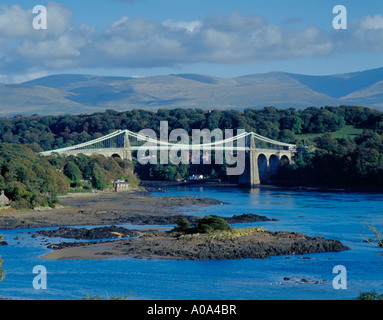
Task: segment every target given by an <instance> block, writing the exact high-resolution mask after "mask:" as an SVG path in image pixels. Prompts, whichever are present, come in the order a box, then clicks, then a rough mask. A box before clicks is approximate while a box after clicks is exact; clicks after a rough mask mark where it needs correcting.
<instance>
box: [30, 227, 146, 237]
mask: <svg viewBox="0 0 383 320" xmlns="http://www.w3.org/2000/svg"><path fill="white" fill-rule="evenodd" d="M139 234H140V233H139V232H138V231H136V230H129V229H126V228H123V227H116V226H110V227H98V228H93V229H86V228H71V227H60V228H58V229H56V230H39V231H36V232H35V234H34V235H33V237H36V236H37V235H39V236H46V237H58V238H73V239H117V238H125V237H136V236H138V235H139Z"/></svg>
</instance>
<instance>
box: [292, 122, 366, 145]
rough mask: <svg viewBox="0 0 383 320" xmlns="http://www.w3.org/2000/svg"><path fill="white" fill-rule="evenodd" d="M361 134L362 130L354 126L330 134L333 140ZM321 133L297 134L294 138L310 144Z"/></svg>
mask: <svg viewBox="0 0 383 320" xmlns="http://www.w3.org/2000/svg"><path fill="white" fill-rule="evenodd" d="M361 133H363V129H358V128H355V127H354V126H344V127H343V128H342V129H340V130H338V131H335V132H333V133H332V135H333V137H334V138H343V137H347V136H351V137H354V136H357V135H359V134H361ZM322 134H323V133H306V134H297V135H296V137H297V138H298V140H299V141H301V140H305V141H306V142H309V143H312V141H313V140H314V138H316V137H319V136H321V135H322Z"/></svg>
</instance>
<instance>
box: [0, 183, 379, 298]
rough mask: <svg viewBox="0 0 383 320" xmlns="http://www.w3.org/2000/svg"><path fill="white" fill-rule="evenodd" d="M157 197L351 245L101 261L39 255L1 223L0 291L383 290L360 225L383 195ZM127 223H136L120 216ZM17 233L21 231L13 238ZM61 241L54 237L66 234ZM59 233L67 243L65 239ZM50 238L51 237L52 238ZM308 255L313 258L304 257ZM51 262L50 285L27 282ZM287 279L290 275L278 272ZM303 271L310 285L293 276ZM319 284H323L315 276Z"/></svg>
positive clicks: (270, 293) (160, 294) (255, 293)
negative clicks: (210, 257)
mask: <svg viewBox="0 0 383 320" xmlns="http://www.w3.org/2000/svg"><path fill="white" fill-rule="evenodd" d="M170 191H171V192H170V193H157V194H154V195H153V196H156V197H158V196H160V197H166V196H175V195H177V196H184V195H185V196H201V197H208V198H213V199H217V200H221V201H226V202H229V203H230V204H227V205H218V206H211V207H207V208H190V209H191V210H193V212H192V214H194V215H200V216H203V215H207V214H216V215H220V216H231V215H233V214H243V213H255V214H259V215H265V216H267V217H268V218H277V219H279V220H278V221H270V222H260V223H253V224H238V225H236V226H237V227H247V226H259V225H260V226H263V227H265V228H266V229H268V230H270V231H278V230H283V231H297V232H301V233H304V234H307V235H311V236H323V237H326V238H330V239H336V240H340V241H341V242H342V243H343V244H345V245H347V246H349V247H350V248H351V250H348V251H342V252H337V253H332V252H331V253H316V254H308V255H304V256H300V255H290V256H278V257H271V258H269V259H260V260H252V259H244V260H219V261H173V260H140V259H131V258H118V259H117V258H114V259H102V260H45V259H43V258H41V256H42V255H44V254H46V253H48V252H50V251H51V250H49V249H46V248H45V247H44V242H42V241H43V239H42V238H40V237H37V238H32V237H31V235H32V233H33V232H34V231H35V229H23V230H0V233H2V234H3V235H4V237H5V240H6V241H7V242H8V243H9V245H8V246H1V247H0V255H1V256H2V258H3V260H4V263H3V268H4V269H5V270H6V271H7V277H6V279H5V280H4V281H2V282H0V296H2V297H9V298H21V299H81V298H83V297H84V296H85V295H87V294H89V295H97V294H99V295H100V296H101V297H102V298H107V297H108V296H109V297H110V296H119V295H123V294H127V293H128V292H129V290H130V291H132V292H133V293H134V296H133V297H131V299H244V300H245V299H246V300H247V299H284V300H286V299H289V300H291V299H334V300H343V299H353V298H355V297H356V296H358V295H359V293H360V292H363V291H370V290H373V289H374V290H376V291H377V292H380V293H383V259H382V256H381V255H379V253H380V252H379V251H378V249H376V248H374V247H373V246H371V245H369V244H367V243H365V242H363V240H364V238H363V236H364V234H367V235H370V233H369V231H368V228H367V226H366V223H368V224H370V225H371V224H375V225H377V226H378V225H383V196H382V195H380V194H367V193H325V192H308V191H284V190H280V189H272V190H259V189H254V190H251V191H249V190H241V189H235V188H216V189H214V188H206V187H201V188H199V187H197V188H190V187H188V188H186V187H182V188H171V189H170ZM122 226H126V227H135V226H132V225H128V224H123V225H122ZM16 237H18V238H16ZM62 240H63V239H57V241H62ZM64 241H68V239H65V240H64ZM49 242H52V239H49ZM302 257H308V258H310V259H302ZM36 265H43V266H45V267H46V269H47V289H45V290H44V289H41V290H35V289H34V288H33V286H32V281H33V278H34V277H35V276H36V274H33V273H32V270H33V267H34V266H36ZM336 265H343V266H344V267H346V270H347V289H344V290H342V289H339V290H336V289H334V288H333V285H332V281H333V279H334V277H335V276H336V274H333V273H332V271H333V268H334V267H335V266H336ZM284 277H288V278H291V280H288V281H286V280H283V278H284ZM302 278H305V279H307V280H309V283H297V282H299V280H300V279H302ZM314 282H319V283H316V284H315V283H314Z"/></svg>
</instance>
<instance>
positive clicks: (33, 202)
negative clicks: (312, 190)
mask: <svg viewBox="0 0 383 320" xmlns="http://www.w3.org/2000/svg"><path fill="white" fill-rule="evenodd" d="M160 121H168V123H169V131H170V130H173V129H176V128H183V129H185V130H187V131H188V132H189V134H191V130H192V129H205V128H207V129H209V130H214V129H216V128H220V129H222V130H223V129H245V130H246V131H254V132H257V133H259V134H261V135H263V136H266V137H268V138H271V139H276V140H279V141H284V142H289V143H298V145H300V147H299V148H298V152H297V153H296V155H295V159H294V163H293V164H288V165H286V164H284V165H282V166H281V168H280V170H279V174H278V176H277V177H275V178H276V179H277V180H278V181H282V182H283V181H285V182H289V183H298V184H321V185H351V186H361V185H363V186H366V185H368V186H370V185H374V186H383V136H382V133H383V113H382V112H380V111H377V110H373V109H368V108H364V107H352V106H340V107H323V108H315V107H311V108H307V109H304V110H295V109H293V108H290V109H275V108H272V107H266V108H263V109H246V110H244V111H233V110H228V111H219V110H211V111H204V110H201V109H172V110H164V109H162V110H159V111H157V112H151V111H146V110H133V111H125V112H117V111H113V110H107V111H106V112H103V113H95V114H91V115H87V114H81V115H62V116H38V115H34V116H30V117H23V116H15V117H12V118H1V119H0V170H1V172H0V173H1V175H0V189H2V190H5V194H6V195H7V196H8V197H9V198H10V199H11V200H12V205H13V206H14V207H16V208H32V207H35V206H47V205H50V206H53V205H54V204H55V203H56V200H57V195H59V194H64V193H66V192H68V191H70V190H72V191H80V190H91V189H100V190H103V189H106V188H108V187H110V185H111V182H112V181H113V180H114V179H117V178H119V179H127V180H129V182H130V183H131V184H132V186H134V185H137V184H138V179H137V178H136V176H135V175H134V174H133V170H134V171H135V172H136V173H137V175H138V176H139V178H141V179H159V180H174V179H185V178H187V177H188V176H189V175H191V174H193V173H200V174H204V175H205V176H206V177H209V178H221V179H223V180H225V179H227V176H226V167H225V165H214V164H213V165H211V166H207V165H184V164H181V165H179V166H175V165H160V164H158V165H148V166H149V167H148V166H142V165H139V164H138V163H135V164H132V163H129V162H128V161H125V160H121V159H119V158H105V157H103V156H92V157H86V156H79V157H73V156H71V157H56V156H51V157H40V156H38V155H37V154H36V152H38V151H42V150H51V149H56V148H62V147H66V146H70V145H73V144H77V143H81V142H85V141H89V140H91V139H94V138H98V137H100V136H102V135H105V134H108V133H110V132H113V131H115V130H117V129H129V130H132V131H135V132H138V131H140V130H141V129H149V128H150V129H154V130H155V131H156V132H157V133H158V134H159V132H158V131H159V125H160ZM346 125H347V126H353V127H356V128H361V129H363V133H362V134H360V135H357V136H349V137H345V138H338V139H336V138H334V137H333V135H332V132H335V131H337V130H339V129H342V128H343V127H344V126H346ZM307 133H317V134H321V135H319V136H318V137H317V138H315V139H314V140H313V144H312V145H310V146H307V145H306V146H305V144H307V142H305V141H304V140H301V139H300V135H301V134H307Z"/></svg>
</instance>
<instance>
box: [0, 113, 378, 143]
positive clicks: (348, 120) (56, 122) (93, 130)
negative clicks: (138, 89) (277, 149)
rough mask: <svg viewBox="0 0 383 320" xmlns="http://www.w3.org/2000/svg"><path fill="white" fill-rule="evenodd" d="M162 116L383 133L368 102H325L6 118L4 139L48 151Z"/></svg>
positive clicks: (178, 122)
mask: <svg viewBox="0 0 383 320" xmlns="http://www.w3.org/2000/svg"><path fill="white" fill-rule="evenodd" d="M160 121H168V123H169V131H171V130H173V129H176V128H182V129H185V130H186V131H188V132H189V133H191V129H205V128H207V129H209V130H214V129H216V128H220V129H245V130H246V131H248V132H251V131H254V132H257V133H258V134H261V135H263V136H265V137H268V138H271V139H276V140H279V141H284V142H295V140H296V138H297V137H296V135H299V134H302V133H324V132H334V131H336V130H338V129H340V128H342V127H343V126H345V125H353V126H357V127H361V128H366V129H371V130H374V131H375V132H378V133H382V132H383V113H382V112H379V111H377V110H374V109H368V108H364V107H351V106H341V107H323V108H315V107H312V108H307V109H304V110H295V109H293V108H290V109H275V108H272V107H266V108H264V109H245V110H244V111H234V110H227V111H218V110H212V111H204V110H201V109H181V108H179V109H172V110H167V109H161V110H158V111H157V112H152V111H146V110H132V111H125V112H117V111H113V110H107V111H106V112H102V113H94V114H91V115H86V114H82V115H62V116H42V117H39V116H37V115H35V116H31V117H23V116H16V117H12V118H3V119H0V142H7V143H20V144H33V145H35V146H36V145H38V146H40V147H41V148H43V149H44V150H51V149H56V148H62V147H66V146H70V145H73V144H77V143H81V142H85V141H89V140H91V139H94V138H98V137H100V136H102V135H105V134H107V133H110V132H113V131H115V130H117V129H129V130H131V131H134V132H138V131H140V130H141V129H154V130H155V131H156V132H157V133H159V132H158V131H159V125H160Z"/></svg>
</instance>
